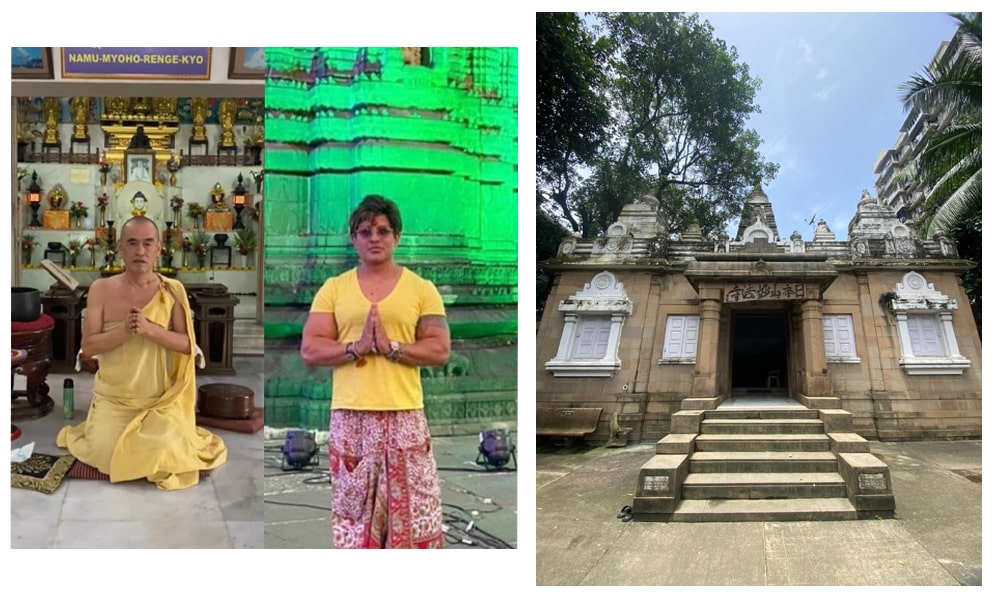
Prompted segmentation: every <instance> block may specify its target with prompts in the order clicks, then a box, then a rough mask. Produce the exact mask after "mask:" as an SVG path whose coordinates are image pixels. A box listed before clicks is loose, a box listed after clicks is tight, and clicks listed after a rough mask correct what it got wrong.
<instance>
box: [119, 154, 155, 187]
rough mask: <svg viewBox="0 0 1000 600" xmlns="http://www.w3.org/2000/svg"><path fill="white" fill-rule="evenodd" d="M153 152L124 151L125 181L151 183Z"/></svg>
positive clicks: (153, 161)
mask: <svg viewBox="0 0 1000 600" xmlns="http://www.w3.org/2000/svg"><path fill="white" fill-rule="evenodd" d="M155 166H156V161H155V159H154V154H153V153H152V152H150V151H149V150H126V151H125V165H124V167H125V168H124V171H125V183H131V182H133V181H147V182H149V183H153V168H154V167H155Z"/></svg>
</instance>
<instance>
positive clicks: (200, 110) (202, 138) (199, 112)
mask: <svg viewBox="0 0 1000 600" xmlns="http://www.w3.org/2000/svg"><path fill="white" fill-rule="evenodd" d="M207 117H208V99H207V98H191V122H192V123H193V124H194V130H193V132H192V134H191V141H193V142H206V141H208V137H207V136H206V135H205V119H206V118H207Z"/></svg>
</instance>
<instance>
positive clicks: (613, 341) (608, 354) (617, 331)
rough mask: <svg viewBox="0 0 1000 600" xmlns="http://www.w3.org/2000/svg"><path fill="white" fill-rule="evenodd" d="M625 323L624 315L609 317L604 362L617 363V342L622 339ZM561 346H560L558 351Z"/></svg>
mask: <svg viewBox="0 0 1000 600" xmlns="http://www.w3.org/2000/svg"><path fill="white" fill-rule="evenodd" d="M624 322H625V315H623V314H614V315H611V331H610V332H609V333H608V348H607V350H606V351H605V353H604V360H606V361H613V362H618V342H619V341H620V340H621V337H622V324H623V323H624ZM561 346H562V344H560V349H562V348H561Z"/></svg>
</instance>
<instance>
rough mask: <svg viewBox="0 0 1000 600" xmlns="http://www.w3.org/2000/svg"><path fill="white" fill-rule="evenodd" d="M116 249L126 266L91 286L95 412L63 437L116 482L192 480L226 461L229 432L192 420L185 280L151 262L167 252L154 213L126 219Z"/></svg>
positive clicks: (177, 485) (89, 339)
mask: <svg viewBox="0 0 1000 600" xmlns="http://www.w3.org/2000/svg"><path fill="white" fill-rule="evenodd" d="M119 249H120V252H121V256H122V259H123V261H124V263H125V271H124V272H123V273H122V274H120V275H115V276H113V277H109V278H106V279H100V280H98V281H96V282H94V283H93V284H92V285H91V287H90V290H89V293H88V299H87V314H86V319H85V322H84V328H83V340H82V343H81V350H82V353H83V355H84V356H87V357H94V358H97V359H98V360H99V362H100V368H99V370H98V371H97V374H96V376H95V379H94V397H93V400H92V401H91V404H90V411H89V413H88V414H87V420H86V421H84V422H83V423H81V424H79V425H76V426H74V427H64V428H63V429H62V430H61V431H60V432H59V435H58V438H57V439H56V444H57V445H58V446H60V447H62V448H67V449H69V452H70V453H71V454H72V455H73V456H75V457H76V458H77V459H78V460H80V461H82V462H84V463H86V464H88V465H91V466H93V467H96V468H97V469H98V470H99V471H100V472H102V473H105V474H107V475H108V476H109V477H110V479H111V481H112V482H119V481H131V480H133V479H142V478H145V479H147V480H149V481H151V482H153V483H155V484H156V486H157V487H158V488H160V489H164V490H179V489H184V488H187V487H191V486H194V485H197V484H198V479H199V476H200V471H203V470H208V469H214V468H216V467H218V466H220V465H222V464H223V463H225V462H226V447H225V444H224V443H223V442H222V440H221V439H220V438H219V437H218V436H216V435H214V434H212V433H211V432H209V431H207V430H205V429H201V428H199V427H196V426H195V397H196V394H197V388H196V385H195V376H194V358H195V344H194V335H193V333H192V332H191V331H190V324H191V322H192V321H191V307H190V305H189V304H188V300H187V294H186V292H185V291H184V286H183V285H182V284H181V283H180V282H178V281H175V280H172V279H167V278H164V277H162V276H160V275H159V274H158V273H156V272H155V271H154V270H153V269H154V267H155V265H156V260H157V258H159V256H160V237H159V231H158V229H157V227H156V224H155V223H154V222H153V221H151V220H150V219H147V218H146V217H135V218H132V219H129V221H128V222H126V223H125V225H124V226H123V227H122V231H121V237H120V241H119Z"/></svg>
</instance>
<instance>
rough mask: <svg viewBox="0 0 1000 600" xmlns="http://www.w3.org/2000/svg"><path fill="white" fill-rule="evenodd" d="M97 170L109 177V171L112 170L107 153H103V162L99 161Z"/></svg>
mask: <svg viewBox="0 0 1000 600" xmlns="http://www.w3.org/2000/svg"><path fill="white" fill-rule="evenodd" d="M97 168H98V170H100V172H101V174H103V175H107V174H108V171H110V170H111V163H109V162H108V155H107V153H105V152H102V153H101V160H99V161H97Z"/></svg>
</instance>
